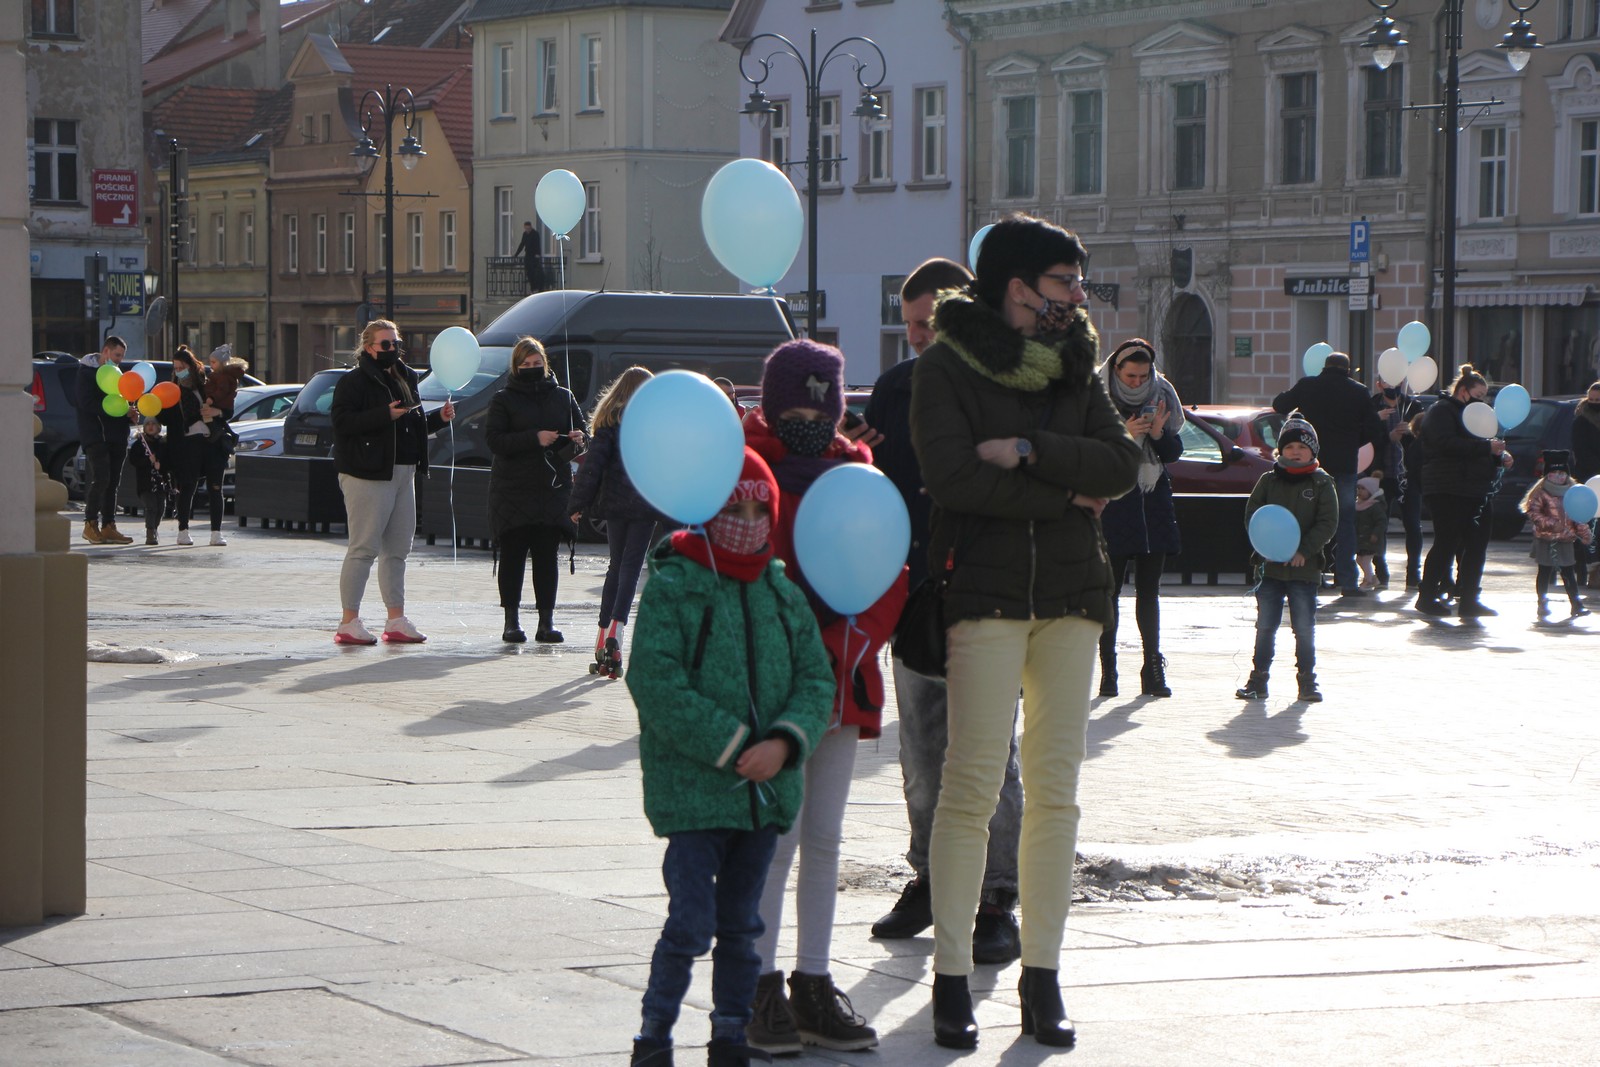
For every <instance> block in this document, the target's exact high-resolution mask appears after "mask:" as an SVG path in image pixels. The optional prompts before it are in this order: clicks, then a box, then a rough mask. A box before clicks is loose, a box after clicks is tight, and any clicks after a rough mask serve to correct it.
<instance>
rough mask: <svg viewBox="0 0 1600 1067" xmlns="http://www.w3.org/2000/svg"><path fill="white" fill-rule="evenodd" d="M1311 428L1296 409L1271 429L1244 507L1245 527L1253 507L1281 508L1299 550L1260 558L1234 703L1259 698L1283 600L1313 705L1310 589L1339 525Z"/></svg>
mask: <svg viewBox="0 0 1600 1067" xmlns="http://www.w3.org/2000/svg"><path fill="white" fill-rule="evenodd" d="M1318 451H1319V445H1318V443H1317V431H1316V429H1315V428H1314V427H1312V425H1311V424H1310V423H1309V422H1307V421H1306V420H1305V418H1304V417H1303V416H1302V415H1301V414H1300V412H1298V411H1292V412H1290V413H1289V417H1288V418H1287V419H1286V420H1284V423H1283V426H1282V428H1280V429H1279V430H1278V462H1277V465H1276V466H1274V467H1273V468H1272V469H1271V470H1270V471H1268V472H1267V473H1265V474H1263V475H1262V476H1261V480H1260V481H1258V482H1256V487H1255V488H1254V489H1252V490H1251V491H1250V501H1249V503H1247V504H1246V505H1245V507H1244V521H1245V526H1246V527H1248V526H1249V525H1250V516H1252V515H1254V514H1255V513H1256V509H1257V508H1260V507H1263V506H1265V505H1267V504H1277V505H1279V506H1281V507H1285V508H1288V509H1289V511H1290V512H1291V513H1292V514H1293V515H1294V517H1295V520H1296V521H1297V522H1299V524H1300V547H1299V550H1298V551H1296V552H1295V554H1294V555H1293V556H1292V557H1291V558H1290V559H1289V561H1288V562H1287V563H1272V562H1269V561H1266V560H1262V561H1261V562H1260V563H1259V564H1258V566H1259V567H1260V574H1261V580H1260V582H1259V583H1257V585H1256V652H1255V661H1254V664H1253V669H1252V670H1251V671H1250V678H1249V680H1248V681H1246V682H1245V683H1244V686H1243V687H1242V688H1240V689H1239V690H1237V691H1236V692H1235V693H1234V694H1233V695H1234V696H1236V697H1238V698H1239V699H1240V700H1265V699H1266V696H1267V673H1268V671H1270V670H1271V668H1272V650H1273V645H1274V643H1275V641H1276V639H1277V636H1278V624H1279V623H1281V622H1282V621H1283V602H1284V601H1285V600H1288V601H1289V626H1290V627H1291V628H1292V629H1293V630H1294V654H1295V667H1296V670H1297V672H1298V677H1299V682H1300V699H1301V700H1303V701H1306V702H1307V703H1316V702H1317V701H1320V700H1321V699H1322V693H1321V692H1319V691H1318V689H1317V674H1316V669H1317V646H1316V621H1317V586H1318V585H1319V584H1320V583H1321V582H1322V550H1323V547H1324V546H1326V545H1327V543H1328V542H1329V541H1331V540H1333V535H1334V532H1335V531H1336V530H1337V529H1338V526H1339V496H1338V491H1337V490H1336V489H1335V487H1334V481H1333V475H1331V474H1329V473H1328V472H1327V471H1325V470H1323V469H1322V468H1321V467H1320V466H1318V465H1317V453H1318Z"/></svg>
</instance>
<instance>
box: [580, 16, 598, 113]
mask: <svg viewBox="0 0 1600 1067" xmlns="http://www.w3.org/2000/svg"><path fill="white" fill-rule="evenodd" d="M583 107H584V110H585V111H598V110H599V109H600V35H599V34H594V33H586V34H584V35H583Z"/></svg>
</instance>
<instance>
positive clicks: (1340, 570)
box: [1333, 472, 1360, 589]
mask: <svg viewBox="0 0 1600 1067" xmlns="http://www.w3.org/2000/svg"><path fill="white" fill-rule="evenodd" d="M1358 477H1360V475H1358V474H1356V473H1354V472H1351V473H1350V474H1335V475H1334V476H1333V487H1334V491H1335V492H1336V493H1337V494H1338V497H1339V528H1338V529H1337V530H1336V531H1335V532H1334V535H1333V580H1334V581H1335V582H1336V583H1338V586H1339V588H1340V589H1355V588H1356V587H1357V586H1358V585H1359V579H1358V578H1357V577H1356V479H1357V478H1358Z"/></svg>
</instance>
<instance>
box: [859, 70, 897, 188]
mask: <svg viewBox="0 0 1600 1067" xmlns="http://www.w3.org/2000/svg"><path fill="white" fill-rule="evenodd" d="M892 99H893V94H892V93H879V94H878V106H879V107H881V108H882V109H883V114H881V115H879V116H878V117H877V118H875V119H868V120H867V123H866V131H865V132H864V133H863V134H862V137H861V141H862V145H861V148H862V152H861V154H862V156H863V157H864V160H865V166H864V167H863V168H862V175H861V180H862V181H863V182H865V183H866V184H868V185H887V184H889V183H890V182H893V181H894V141H893V134H894V118H893V115H894V112H893V110H892V108H891V100H892Z"/></svg>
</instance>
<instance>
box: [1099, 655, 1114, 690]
mask: <svg viewBox="0 0 1600 1067" xmlns="http://www.w3.org/2000/svg"><path fill="white" fill-rule="evenodd" d="M1100 695H1101V696H1103V697H1114V696H1116V695H1117V652H1116V649H1112V650H1111V651H1109V652H1107V651H1105V650H1104V649H1102V650H1101V651H1100Z"/></svg>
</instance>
